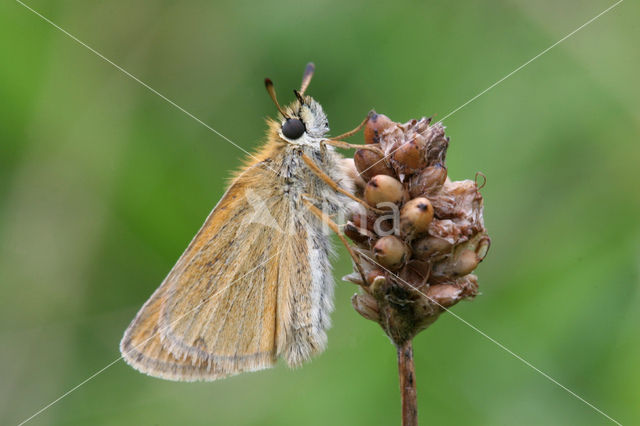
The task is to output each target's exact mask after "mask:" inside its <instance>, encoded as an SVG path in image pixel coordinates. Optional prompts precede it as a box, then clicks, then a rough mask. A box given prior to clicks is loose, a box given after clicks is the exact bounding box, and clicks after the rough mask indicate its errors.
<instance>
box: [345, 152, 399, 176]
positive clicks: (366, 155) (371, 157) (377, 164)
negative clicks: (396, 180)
mask: <svg viewBox="0 0 640 426" xmlns="http://www.w3.org/2000/svg"><path fill="white" fill-rule="evenodd" d="M353 161H354V163H355V167H356V168H357V170H358V173H359V175H360V176H361V179H364V180H365V181H369V180H370V179H371V178H372V177H374V176H375V175H387V176H395V175H396V174H395V172H394V171H393V169H392V168H391V167H389V166H387V163H386V159H384V158H383V157H382V155H380V154H378V153H376V152H373V151H371V150H368V149H359V150H357V151H356V152H355V154H354V156H353Z"/></svg>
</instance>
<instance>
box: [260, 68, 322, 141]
mask: <svg viewBox="0 0 640 426" xmlns="http://www.w3.org/2000/svg"><path fill="white" fill-rule="evenodd" d="M313 71H314V65H313V64H312V63H309V64H308V65H307V67H306V69H305V72H304V74H303V76H302V85H301V87H300V90H294V91H293V92H294V94H295V96H296V100H295V101H294V102H292V103H291V104H290V105H288V106H285V107H284V108H283V107H281V106H280V104H279V103H278V100H277V98H276V93H275V89H274V87H273V83H272V82H271V80H269V79H268V78H267V79H265V86H266V88H267V92H269V95H270V96H271V99H272V100H273V102H274V103H275V105H276V107H277V108H278V111H279V112H280V114H279V116H278V118H279V122H280V126H279V128H277V132H278V136H280V138H282V139H283V140H285V141H287V142H289V143H292V144H300V145H303V144H306V143H314V142H317V141H318V140H322V139H324V138H325V135H326V134H327V132H328V131H329V121H328V120H327V116H326V114H325V113H324V111H323V110H322V106H321V105H320V104H319V103H318V102H317V101H316V100H314V99H313V98H312V97H311V96H305V95H304V92H305V90H306V89H307V86H308V85H309V82H310V81H311V77H312V76H313Z"/></svg>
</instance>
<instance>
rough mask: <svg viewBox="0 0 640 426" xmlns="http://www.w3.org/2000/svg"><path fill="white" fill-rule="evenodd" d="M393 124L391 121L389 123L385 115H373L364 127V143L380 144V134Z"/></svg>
mask: <svg viewBox="0 0 640 426" xmlns="http://www.w3.org/2000/svg"><path fill="white" fill-rule="evenodd" d="M393 124H394V123H393V121H391V119H390V118H389V117H387V116H386V115H384V114H376V113H373V114H372V115H371V117H369V120H368V121H367V124H366V125H365V126H364V142H365V143H378V142H380V135H381V134H382V132H383V131H384V130H385V129H386V128H387V127H390V126H392V125H393Z"/></svg>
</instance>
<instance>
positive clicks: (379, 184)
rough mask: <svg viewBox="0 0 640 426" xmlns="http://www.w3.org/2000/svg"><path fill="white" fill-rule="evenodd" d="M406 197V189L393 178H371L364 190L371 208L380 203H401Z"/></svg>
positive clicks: (378, 176) (384, 176)
mask: <svg viewBox="0 0 640 426" xmlns="http://www.w3.org/2000/svg"><path fill="white" fill-rule="evenodd" d="M403 196H404V187H403V186H402V184H401V183H400V182H399V181H398V180H397V179H396V178H393V177H391V176H387V175H377V176H374V177H372V178H371V180H370V181H369V183H367V186H366V187H365V188H364V199H365V200H366V201H367V203H369V204H370V205H371V206H374V207H375V206H377V205H378V204H379V203H385V202H389V203H399V202H400V201H402V198H403Z"/></svg>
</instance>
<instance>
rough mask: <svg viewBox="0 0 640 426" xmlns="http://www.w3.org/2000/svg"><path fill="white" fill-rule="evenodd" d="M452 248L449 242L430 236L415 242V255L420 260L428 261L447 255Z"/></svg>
mask: <svg viewBox="0 0 640 426" xmlns="http://www.w3.org/2000/svg"><path fill="white" fill-rule="evenodd" d="M452 248H453V245H452V244H451V243H450V242H449V241H447V240H443V239H442V238H438V237H432V236H428V237H424V238H420V239H419V240H416V241H414V242H413V255H414V256H415V257H416V258H418V259H423V260H427V259H429V258H432V257H438V256H441V255H444V254H447V253H449V252H450V251H451V249H452Z"/></svg>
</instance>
